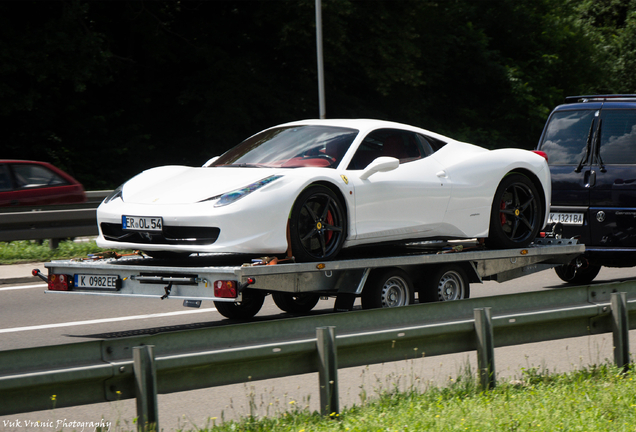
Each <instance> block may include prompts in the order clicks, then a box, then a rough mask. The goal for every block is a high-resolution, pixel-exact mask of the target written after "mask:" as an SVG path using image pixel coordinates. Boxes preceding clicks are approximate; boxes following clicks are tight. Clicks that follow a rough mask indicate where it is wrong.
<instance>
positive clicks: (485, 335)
mask: <svg viewBox="0 0 636 432" xmlns="http://www.w3.org/2000/svg"><path fill="white" fill-rule="evenodd" d="M474 313H475V331H476V332H477V368H478V369H479V381H480V383H481V388H482V389H484V390H487V389H491V388H494V387H495V384H496V383H497V379H496V377H495V343H494V336H493V330H492V314H491V311H490V308H489V307H486V308H479V309H475V310H474Z"/></svg>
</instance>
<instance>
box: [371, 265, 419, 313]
mask: <svg viewBox="0 0 636 432" xmlns="http://www.w3.org/2000/svg"><path fill="white" fill-rule="evenodd" d="M414 302H415V291H414V289H413V282H412V281H411V278H410V277H409V276H408V275H407V274H406V272H404V271H403V270H400V269H397V268H394V269H387V270H376V271H375V272H373V273H371V274H370V275H369V280H368V281H367V284H366V285H365V287H364V290H363V291H362V308H363V309H377V308H389V307H399V306H408V305H411V304H413V303H414Z"/></svg>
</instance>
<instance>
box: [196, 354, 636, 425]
mask: <svg viewBox="0 0 636 432" xmlns="http://www.w3.org/2000/svg"><path fill="white" fill-rule="evenodd" d="M634 377H635V373H634V370H633V369H632V370H630V371H628V372H627V373H625V374H624V373H622V372H621V371H620V370H619V369H617V368H616V367H613V366H609V365H601V366H592V367H590V368H588V369H582V370H578V371H574V372H570V373H565V374H549V373H547V372H546V371H540V370H538V369H534V368H531V369H528V370H524V371H523V373H522V377H521V379H519V380H514V381H511V382H509V383H506V382H500V384H499V385H498V386H497V387H496V388H495V389H493V390H491V391H488V392H482V391H480V390H479V388H478V386H477V384H476V382H475V379H473V377H472V376H471V375H465V376H463V377H460V378H461V379H457V381H454V382H452V383H451V384H450V385H449V386H447V387H431V388H429V389H426V390H425V391H423V392H419V391H415V390H410V391H406V392H398V391H396V392H392V393H384V394H382V395H381V396H380V397H379V398H378V399H377V400H374V401H372V402H368V403H366V404H364V405H362V406H353V407H351V408H349V409H346V410H343V412H342V413H340V414H339V415H336V414H334V415H332V416H330V417H328V418H323V417H320V416H318V415H317V414H316V413H312V412H309V411H308V410H302V409H298V410H293V409H292V410H291V411H289V412H287V413H284V414H283V415H280V416H277V417H265V418H261V419H258V418H255V417H248V418H244V419H242V420H240V421H228V422H224V423H220V424H217V421H216V419H214V420H212V419H211V422H210V424H209V425H207V426H206V427H204V428H203V429H197V430H202V431H218V432H225V431H227V432H230V431H273V432H274V431H294V432H304V431H316V432H319V431H350V432H354V431H533V432H534V431H537V430H542V431H579V430H580V431H586V430H587V431H592V430H593V431H632V430H633V429H634V424H636V409H635V407H636V392H635V391H634V388H633V387H634Z"/></svg>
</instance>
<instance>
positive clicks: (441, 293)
mask: <svg viewBox="0 0 636 432" xmlns="http://www.w3.org/2000/svg"><path fill="white" fill-rule="evenodd" d="M383 250H384V252H383V253H378V249H377V248H376V249H375V250H374V251H373V253H369V251H368V250H366V251H365V250H356V249H352V250H351V252H350V254H351V255H352V256H351V257H346V256H345V258H343V259H337V260H334V261H325V262H313V263H294V262H293V261H292V260H289V259H288V260H285V259H282V260H278V259H277V258H263V259H257V260H254V261H253V262H249V263H247V264H244V263H243V261H244V260H245V259H246V257H245V256H231V255H214V256H210V255H199V256H196V255H193V256H190V257H188V258H186V259H181V260H179V261H170V260H166V259H154V258H149V257H146V256H143V255H141V253H138V254H136V255H132V256H119V255H117V254H115V253H111V254H112V255H116V257H114V258H109V257H107V256H108V254H104V256H98V257H89V258H87V259H82V260H61V261H52V262H49V263H46V264H45V266H46V268H47V269H48V275H47V276H45V275H44V274H42V273H41V272H40V271H39V270H37V269H35V270H33V275H34V276H39V277H41V278H42V279H44V280H45V281H46V282H47V283H48V290H47V291H46V292H47V293H64V294H81V295H101V296H123V297H146V298H150V299H156V300H159V299H161V300H164V299H173V300H175V299H176V300H181V301H183V304H184V306H190V307H199V306H200V305H201V302H202V301H204V300H212V301H213V302H214V304H215V307H216V309H217V310H218V311H219V313H221V314H222V315H223V316H225V317H227V318H233V319H243V320H247V319H250V318H252V317H253V316H254V315H256V314H257V313H258V311H259V310H260V309H261V307H262V305H263V301H264V298H265V296H266V295H267V294H271V295H272V297H273V300H274V302H275V303H276V305H277V306H278V307H279V308H280V309H281V310H283V311H286V312H289V313H298V314H302V313H306V312H309V311H310V310H311V309H313V307H314V306H316V304H317V303H318V301H319V300H320V299H328V298H334V297H335V298H336V301H335V305H334V309H335V310H336V311H346V310H351V309H352V308H353V305H354V302H355V300H356V298H360V299H361V303H362V307H363V308H365V309H367V308H381V307H397V306H405V305H409V304H413V303H414V302H415V298H416V295H417V299H418V301H419V302H420V303H422V302H436V301H449V300H460V299H464V298H468V297H469V296H470V283H481V282H482V281H485V280H494V281H498V282H504V281H507V280H510V279H514V278H517V277H521V276H525V275H528V274H532V273H535V272H537V271H542V270H545V269H548V268H552V267H555V266H558V265H564V264H567V263H569V262H570V261H572V259H573V258H575V257H576V256H579V255H581V254H582V253H583V252H584V251H585V246H584V245H581V244H578V242H577V241H576V240H573V239H560V238H539V239H536V240H535V241H534V242H533V244H531V245H530V246H528V247H526V248H520V249H505V250H488V249H486V248H485V247H484V246H483V244H482V243H480V242H478V241H469V242H441V241H428V242H421V243H413V244H409V245H405V246H402V247H399V248H396V247H386V248H384V249H383ZM241 260H243V261H241ZM211 264H212V265H211Z"/></svg>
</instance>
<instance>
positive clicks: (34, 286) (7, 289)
mask: <svg viewBox="0 0 636 432" xmlns="http://www.w3.org/2000/svg"><path fill="white" fill-rule="evenodd" d="M47 286H48V285H47V284H44V283H41V284H35V285H16V286H10V287H7V288H0V291H9V290H19V289H29V288H46V287H47Z"/></svg>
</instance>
